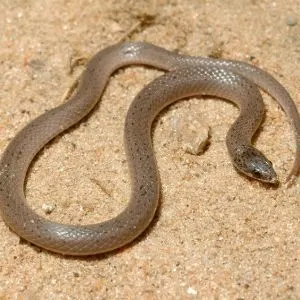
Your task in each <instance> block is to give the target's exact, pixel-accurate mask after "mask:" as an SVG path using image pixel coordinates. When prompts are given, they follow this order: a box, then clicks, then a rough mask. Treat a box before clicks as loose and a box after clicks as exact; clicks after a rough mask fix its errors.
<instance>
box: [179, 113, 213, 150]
mask: <svg viewBox="0 0 300 300" xmlns="http://www.w3.org/2000/svg"><path fill="white" fill-rule="evenodd" d="M173 120H174V125H175V126H174V127H175V128H174V129H175V131H176V134H177V137H178V140H179V142H180V143H181V144H182V147H183V149H184V151H185V152H187V153H189V154H192V155H199V154H201V153H203V152H204V150H205V147H206V145H207V144H208V142H209V137H210V128H209V126H208V125H207V124H206V123H205V122H204V121H203V117H202V116H201V114H199V113H196V112H193V111H189V112H182V111H181V112H178V114H177V115H176V116H174V119H173Z"/></svg>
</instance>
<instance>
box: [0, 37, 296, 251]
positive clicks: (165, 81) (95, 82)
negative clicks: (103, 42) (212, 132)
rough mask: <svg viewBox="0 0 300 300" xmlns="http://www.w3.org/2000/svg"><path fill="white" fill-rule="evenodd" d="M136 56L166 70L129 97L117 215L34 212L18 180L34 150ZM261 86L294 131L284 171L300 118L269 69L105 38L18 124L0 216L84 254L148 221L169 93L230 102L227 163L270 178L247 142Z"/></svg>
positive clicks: (2, 182)
mask: <svg viewBox="0 0 300 300" xmlns="http://www.w3.org/2000/svg"><path fill="white" fill-rule="evenodd" d="M130 64H142V65H149V66H152V67H156V68H159V69H163V70H166V71H169V72H168V73H166V74H165V75H163V76H161V77H159V78H157V79H156V80H154V81H153V82H151V83H150V84H149V85H147V86H146V87H145V88H144V89H143V90H142V91H141V92H140V93H139V94H138V95H137V96H136V98H135V99H134V101H133V102H132V104H131V106H130V108H129V111H128V114H127V117H126V125H125V148H126V154H127V158H128V163H129V170H130V174H131V183H132V190H131V198H130V201H129V204H128V206H127V207H126V209H125V210H124V211H123V212H121V213H120V214H119V215H118V216H117V217H115V218H113V219H111V220H108V221H105V222H102V223H99V224H93V225H84V226H80V225H66V224H59V223H55V222H51V221H49V220H46V219H44V218H42V217H41V216H38V215H37V214H36V213H35V212H34V211H32V210H31V209H30V208H29V207H28V206H27V204H26V199H25V196H24V181H25V177H26V173H27V170H28V168H29V165H30V163H31V161H32V160H33V158H34V156H35V155H36V154H37V153H38V152H39V151H40V150H41V148H43V147H44V145H45V144H47V143H48V142H49V141H50V140H51V139H53V138H54V137H55V136H57V135H58V134H60V133H61V132H63V131H64V130H66V129H67V128H69V127H70V126H72V125H74V124H75V123H77V122H78V121H79V120H81V119H82V118H83V117H84V116H86V115H87V114H88V113H89V112H90V111H91V110H92V108H93V107H94V106H95V104H96V103H97V102H98V100H99V98H100V97H101V95H102V93H103V90H104V88H105V86H106V84H107V81H108V78H109V76H110V75H111V74H112V73H113V72H114V71H115V70H116V69H118V68H120V67H123V66H126V65H130ZM257 85H258V86H260V87H261V88H262V89H263V90H265V91H266V92H268V93H269V94H270V95H271V96H273V98H275V99H276V100H277V101H278V102H279V104H280V105H281V107H282V108H283V110H284V111H285V112H286V114H287V116H288V118H289V120H290V122H291V124H292V126H293V128H294V131H295V135H296V159H295V161H294V165H293V168H292V170H291V172H290V175H289V178H291V177H293V176H296V175H297V173H298V170H299V166H300V118H299V114H298V111H297V108H296V106H295V104H294V102H293V101H292V99H291V97H290V96H289V94H288V93H287V91H286V90H285V89H284V87H283V86H281V85H280V84H279V83H278V82H277V81H276V80H275V79H274V78H273V77H272V76H271V75H269V74H268V73H266V72H264V71H262V70H261V69H259V68H257V67H254V66H251V65H248V64H246V63H242V62H237V61H230V60H218V59H211V58H203V57H191V56H184V55H179V54H175V53H172V52H169V51H167V50H164V49H162V48H159V47H156V46H154V45H151V44H148V43H142V42H128V43H124V44H116V45H113V46H110V47H108V48H106V49H104V50H102V51H100V52H99V53H97V54H96V55H95V56H94V57H93V58H92V59H91V60H90V61H89V62H88V64H87V66H86V69H85V71H84V72H83V74H82V75H81V77H80V79H79V83H78V87H77V89H76V91H75V92H74V93H73V94H72V95H71V97H70V99H69V100H68V102H66V103H63V104H62V105H60V106H59V107H56V108H54V109H52V110H50V111H47V112H45V113H44V114H43V115H41V116H39V117H38V118H36V119H35V120H33V121H32V122H30V123H29V124H28V125H27V126H26V127H25V128H23V129H22V130H21V131H20V132H19V133H18V134H17V135H16V137H15V138H14V139H13V140H12V141H11V142H10V144H9V145H8V147H7V148H6V150H5V152H4V154H3V155H2V159H1V162H0V210H1V213H2V216H3V219H4V221H5V222H6V224H7V225H8V226H9V227H10V228H11V229H12V230H13V231H14V232H16V233H17V234H19V235H20V236H21V237H23V238H24V239H26V240H28V241H30V242H32V243H33V244H36V245H38V246H40V247H43V248H46V249H48V250H51V251H54V252H58V253H63V254H68V255H91V254H97V253H103V252H107V251H110V250H113V249H116V248H119V247H121V246H123V245H125V244H127V243H129V242H131V241H132V240H133V239H134V238H136V237H137V236H138V235H139V234H141V232H143V231H144V230H145V229H146V228H147V226H148V225H149V223H150V222H151V220H152V218H153V216H154V214H155V211H156V208H157V205H158V200H159V188H160V186H159V177H158V172H157V167H156V162H155V157H154V154H153V149H152V144H151V135H150V133H151V124H152V121H153V119H154V118H155V116H156V115H157V114H158V113H159V112H160V111H161V110H162V109H163V108H164V107H166V106H167V105H169V104H171V103H173V102H174V101H176V100H179V99H182V98H185V97H188V96H193V95H213V96H217V97H221V98H225V99H227V100H230V101H232V102H234V103H235V104H236V105H238V106H239V108H240V115H239V117H238V119H237V120H236V121H235V122H234V124H233V125H232V127H231V128H230V130H229V132H228V135H227V139H226V141H227V148H228V151H229V154H230V157H231V159H232V162H233V164H234V166H235V167H236V168H237V169H238V170H239V171H241V172H243V173H245V174H246V175H248V176H251V177H253V178H255V179H258V180H261V181H264V182H269V183H276V182H277V176H276V173H275V171H274V170H273V168H272V164H271V162H270V161H269V160H268V159H267V158H266V157H265V156H264V155H263V154H262V153H261V152H260V151H259V150H257V149H255V148H254V147H253V146H252V144H251V139H252V136H253V134H254V133H255V131H256V130H257V128H258V126H259V124H260V122H261V120H262V117H263V113H264V106H263V103H262V98H261V94H260V92H259V90H258V88H257Z"/></svg>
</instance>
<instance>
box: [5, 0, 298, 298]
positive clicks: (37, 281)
mask: <svg viewBox="0 0 300 300" xmlns="http://www.w3.org/2000/svg"><path fill="white" fill-rule="evenodd" d="M299 12H300V2H299V1H294V0H280V1H279V0H278V1H256V0H252V1H243V0H242V1H238V0H234V1H229V0H228V1H221V0H220V1H200V0H177V1H176V0H157V1H133V0H126V1H124V0H117V1H116V0H115V1H102V0H98V1H96V0H86V1H84V0H77V1H75V0H62V1H61V0H46V1H37V0H27V1H24V0H1V1H0V46H1V47H0V49H1V50H0V70H1V76H0V87H1V88H0V152H3V150H4V149H5V146H6V145H7V144H8V142H9V141H10V140H11V138H12V137H13V136H14V135H15V134H16V132H17V131H18V130H20V129H21V128H22V127H23V126H24V125H26V124H27V123H28V122H29V121H30V120H32V119H33V118H34V117H36V116H38V115H40V114H41V113H42V112H44V111H45V110H47V109H49V108H52V107H55V106H57V105H58V104H60V103H61V102H62V98H63V95H64V93H65V91H66V90H67V88H68V87H70V85H71V84H72V82H73V81H74V79H75V78H76V77H77V76H78V74H80V72H81V70H82V67H81V66H78V67H76V68H75V69H74V70H73V69H72V63H73V62H74V61H76V59H77V58H80V57H90V56H91V55H93V54H94V53H95V52H97V51H98V50H99V49H101V48H103V47H106V46H108V45H111V44H113V43H115V42H117V41H120V40H122V39H128V40H144V41H148V42H151V43H154V44H157V45H160V46H162V47H165V48H167V49H170V50H176V51H179V52H181V53H184V54H193V55H212V56H218V57H223V58H232V59H238V60H243V61H247V62H252V63H254V64H256V65H258V66H260V67H261V68H264V69H265V70H267V71H269V72H270V73H272V74H273V75H274V76H275V77H276V78H277V79H279V80H280V82H281V83H282V84H283V85H284V86H285V87H286V88H287V89H288V90H289V92H290V93H291V95H292V97H293V98H294V99H295V101H296V102H297V105H298V107H300V96H299V91H300V80H299V78H300V72H299V64H300V38H299V37H300V16H299ZM158 74H160V72H158V71H155V70H151V69H146V68H142V67H134V68H127V69H126V70H122V71H120V72H118V73H117V74H116V75H115V76H113V78H112V79H111V81H110V83H109V85H108V88H107V90H106V92H105V95H104V97H103V101H101V104H100V105H99V106H98V108H97V110H96V111H95V112H94V114H93V115H91V117H90V118H89V119H88V120H86V121H85V122H84V123H82V124H81V125H80V126H77V127H76V128H75V129H74V130H70V131H69V132H68V133H66V134H65V135H63V136H62V137H61V138H58V139H56V140H55V141H54V142H53V143H51V145H49V146H47V147H46V149H45V150H44V151H43V153H42V154H41V155H40V156H39V158H38V159H37V160H36V162H35V164H34V166H33V168H32V169H31V171H30V173H29V177H28V183H27V187H26V193H27V198H28V202H29V204H30V205H31V207H32V208H33V209H34V210H36V211H37V212H38V213H40V214H41V215H45V212H44V211H43V209H42V206H43V204H48V205H52V206H56V208H55V210H54V211H53V212H52V213H51V214H50V216H46V217H47V218H50V219H52V220H56V221H59V222H68V223H73V224H88V223H94V222H98V221H101V220H105V219H109V218H111V217H112V216H115V215H116V214H118V213H119V212H120V211H121V210H122V209H123V208H124V207H125V206H126V203H127V201H128V197H129V193H130V185H129V179H128V170H127V166H126V158H125V155H124V151H123V141H122V139H123V126H124V118H125V115H126V111H127V108H128V106H129V104H130V102H131V101H132V99H133V97H134V96H135V95H136V93H137V92H138V91H139V90H140V89H141V88H142V87H143V86H144V85H145V84H146V83H147V82H149V81H150V80H152V79H153V78H155V77H156V76H157V75H158ZM264 100H265V103H266V106H267V116H266V119H265V121H264V123H263V125H262V129H261V131H260V134H259V137H258V139H257V141H256V145H257V147H258V148H260V149H261V150H262V151H264V152H265V154H266V155H267V156H268V157H269V158H270V159H271V160H272V161H273V163H274V166H275V169H276V170H277V172H278V174H279V177H280V180H281V181H282V180H284V178H285V177H286V176H287V173H288V170H289V169H290V167H291V164H292V161H293V155H294V150H295V146H294V135H293V132H292V131H291V128H290V127H289V123H288V120H287V118H286V116H285V114H284V113H283V112H282V110H281V109H280V108H279V106H278V105H277V103H276V102H275V101H273V99H271V98H270V97H268V96H267V95H266V94H264ZM190 111H195V112H197V114H198V115H200V116H201V118H202V120H201V122H202V123H204V124H207V126H210V128H211V140H210V146H209V147H208V149H207V150H206V151H205V152H204V153H203V154H202V155H201V156H194V155H190V154H187V153H186V152H185V151H184V150H183V149H182V146H181V144H180V143H179V142H178V139H177V138H176V134H175V132H174V122H175V121H176V120H177V119H178V118H179V116H182V117H183V118H187V117H188V116H189V112H190ZM237 115H238V110H237V109H236V108H235V107H234V106H233V105H230V104H228V103H226V102H224V101H216V100H215V99H207V100H203V101H201V100H197V99H192V100H190V101H184V102H180V103H178V104H176V105H173V106H172V107H171V108H169V110H167V111H166V112H164V113H163V114H162V115H161V116H160V118H159V119H158V122H157V125H156V127H155V131H154V137H153V140H154V147H155V151H156V155H157V160H158V165H159V170H160V175H161V181H162V199H161V205H160V209H159V212H158V214H157V216H156V218H155V221H154V222H153V225H152V226H151V228H149V230H148V231H147V232H146V233H145V234H144V235H143V236H142V237H141V238H139V239H138V240H137V241H136V242H134V243H132V244H131V245H130V246H128V247H125V248H123V249H121V250H118V251H114V252H112V253H110V254H107V255H99V256H94V257H90V258H68V257H64V256H60V255H56V254H53V253H49V252H47V251H44V250H41V249H38V248H37V247H34V246H32V245H30V244H28V243H26V242H24V241H20V239H19V237H18V236H16V235H15V234H13V233H12V232H10V230H9V229H8V228H7V227H6V226H5V224H4V222H3V221H2V220H1V219H0V239H1V243H0V299H299V298H300V290H299V289H300V287H299V276H300V274H299V263H298V260H299V243H298V244H297V231H298V232H299V225H298V221H299V208H298V206H297V205H298V204H299V203H297V202H298V201H299V195H300V180H299V179H298V181H297V182H296V184H295V185H294V186H293V187H291V188H290V189H287V188H286V187H285V186H280V187H279V188H277V189H274V188H270V187H267V186H265V185H262V184H259V183H257V182H254V181H250V180H248V179H246V178H245V177H243V176H241V175H240V174H238V173H237V172H236V171H235V170H234V169H233V167H232V164H231V162H230V160H229V157H228V154H227V151H226V148H225V135H226V132H227V130H228V128H229V126H230V124H231V123H232V122H233V121H234V119H235V118H236V116H237ZM174 120H175V121H174ZM297 277H298V281H297V279H296V278H297Z"/></svg>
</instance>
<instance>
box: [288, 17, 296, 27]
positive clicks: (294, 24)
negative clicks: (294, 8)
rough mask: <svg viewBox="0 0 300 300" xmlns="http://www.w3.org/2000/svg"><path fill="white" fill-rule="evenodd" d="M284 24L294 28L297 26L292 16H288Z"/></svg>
mask: <svg viewBox="0 0 300 300" xmlns="http://www.w3.org/2000/svg"><path fill="white" fill-rule="evenodd" d="M285 22H286V24H287V25H288V26H291V27H292V26H296V25H297V20H296V18H295V17H294V16H288V17H287V18H286V19H285Z"/></svg>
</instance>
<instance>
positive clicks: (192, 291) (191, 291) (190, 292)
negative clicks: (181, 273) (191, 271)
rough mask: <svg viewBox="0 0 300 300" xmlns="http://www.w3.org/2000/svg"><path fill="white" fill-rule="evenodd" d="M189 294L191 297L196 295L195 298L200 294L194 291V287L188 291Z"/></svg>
mask: <svg viewBox="0 0 300 300" xmlns="http://www.w3.org/2000/svg"><path fill="white" fill-rule="evenodd" d="M186 291H187V293H188V294H189V295H194V296H196V295H197V294H198V293H197V291H196V290H195V289H194V288H192V287H189V288H188V289H187V290H186Z"/></svg>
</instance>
